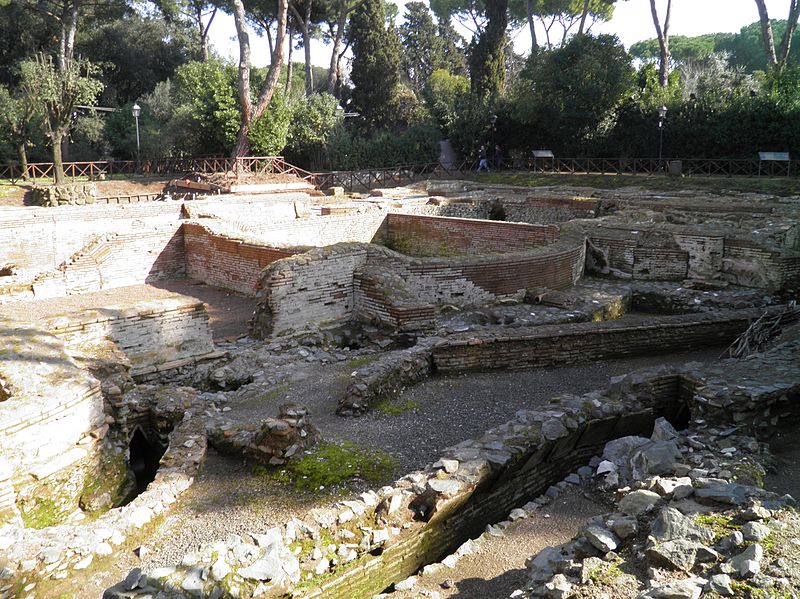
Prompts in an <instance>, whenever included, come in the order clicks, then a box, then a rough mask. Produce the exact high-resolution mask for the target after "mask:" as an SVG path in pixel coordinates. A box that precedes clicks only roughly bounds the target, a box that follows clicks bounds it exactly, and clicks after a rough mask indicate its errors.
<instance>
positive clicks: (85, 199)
mask: <svg viewBox="0 0 800 599" xmlns="http://www.w3.org/2000/svg"><path fill="white" fill-rule="evenodd" d="M31 193H32V194H33V203H34V204H35V205H37V206H50V207H57V206H62V205H64V204H72V205H77V206H83V205H84V204H94V202H95V200H96V199H97V186H96V185H95V184H94V183H67V184H66V185H47V186H45V187H34V188H33V191H32V192H31Z"/></svg>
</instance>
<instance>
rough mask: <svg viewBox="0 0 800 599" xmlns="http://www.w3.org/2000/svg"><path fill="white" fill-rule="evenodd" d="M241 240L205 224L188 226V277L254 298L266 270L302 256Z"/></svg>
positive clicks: (186, 250)
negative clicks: (269, 266)
mask: <svg viewBox="0 0 800 599" xmlns="http://www.w3.org/2000/svg"><path fill="white" fill-rule="evenodd" d="M240 237H241V235H239V236H234V235H232V234H230V233H228V234H226V233H224V232H219V231H217V230H216V227H214V226H213V225H212V224H205V223H203V222H202V221H201V222H187V223H184V224H183V239H184V248H185V253H186V275H187V276H188V277H189V278H192V279H196V280H198V281H203V282H204V283H206V284H207V285H213V286H215V287H221V288H223V289H230V290H232V291H237V292H239V293H242V294H244V295H248V296H254V295H255V293H256V285H257V284H258V276H259V274H260V273H261V271H262V270H263V269H264V268H265V267H267V266H268V265H269V264H272V263H273V262H275V260H280V259H281V258H286V257H288V256H293V255H294V254H296V253H298V251H295V250H292V249H288V248H272V247H268V246H265V245H263V243H262V242H261V241H254V240H247V239H244V238H240ZM299 251H302V250H299Z"/></svg>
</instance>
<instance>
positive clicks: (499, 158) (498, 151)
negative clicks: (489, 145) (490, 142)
mask: <svg viewBox="0 0 800 599" xmlns="http://www.w3.org/2000/svg"><path fill="white" fill-rule="evenodd" d="M494 166H495V168H496V169H497V170H499V171H500V170H503V168H504V167H505V159H504V158H503V148H501V147H500V144H496V145H495V146H494Z"/></svg>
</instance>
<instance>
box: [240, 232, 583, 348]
mask: <svg viewBox="0 0 800 599" xmlns="http://www.w3.org/2000/svg"><path fill="white" fill-rule="evenodd" d="M479 224H480V223H479ZM488 224H489V226H491V227H494V226H495V225H498V224H499V223H488ZM471 226H473V225H472V224H471ZM584 262H585V241H584V238H583V236H582V235H581V233H580V232H579V231H577V230H571V229H568V230H567V234H563V232H562V237H561V239H560V240H559V241H558V242H557V243H554V244H552V245H548V246H544V247H538V248H533V249H531V250H528V251H517V252H512V253H507V254H500V255H490V256H487V257H469V258H460V259H458V258H454V259H443V258H411V257H408V256H404V255H402V254H398V253H397V252H393V251H392V250H389V249H387V248H383V247H380V246H375V245H365V244H349V243H342V244H337V245H334V246H330V247H327V248H318V249H315V250H312V251H311V252H308V253H306V254H301V255H297V256H293V257H291V258H287V259H284V260H279V261H277V262H275V263H273V264H271V265H270V266H268V267H267V268H266V269H265V270H264V272H263V273H262V275H261V280H260V283H259V288H260V290H259V292H258V294H257V296H256V297H257V299H258V303H257V306H256V312H255V316H254V318H253V321H252V328H251V331H252V333H253V334H254V335H256V336H257V337H261V338H265V337H268V336H270V335H272V334H289V333H292V332H295V331H298V330H302V329H303V328H306V327H313V326H327V325H331V326H332V325H337V324H342V323H344V322H347V321H350V320H352V319H354V318H362V319H367V320H377V321H379V322H382V323H387V324H390V325H392V326H395V327H399V328H401V329H404V328H406V329H413V330H422V329H425V328H428V327H429V326H430V325H431V324H432V316H433V312H432V311H433V308H435V307H437V306H443V305H448V304H450V305H456V306H473V305H480V304H486V303H491V302H493V301H496V300H497V299H498V298H503V297H513V296H517V295H522V294H524V291H525V289H527V288H531V287H548V288H551V289H561V288H564V287H567V286H569V285H572V284H574V283H575V282H576V281H577V280H578V279H579V278H580V277H581V275H582V274H583V267H584Z"/></svg>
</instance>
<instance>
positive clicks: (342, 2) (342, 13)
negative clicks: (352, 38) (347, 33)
mask: <svg viewBox="0 0 800 599" xmlns="http://www.w3.org/2000/svg"><path fill="white" fill-rule="evenodd" d="M347 13H348V10H347V0H339V18H338V19H337V21H336V33H335V34H334V36H333V49H332V50H331V64H330V66H329V67H328V83H327V85H326V88H327V90H328V93H329V94H334V93H335V92H336V82H337V80H338V75H339V54H340V53H341V51H342V39H343V38H344V28H345V26H346V25H347Z"/></svg>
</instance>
